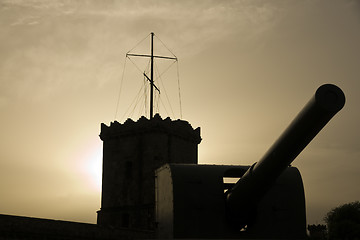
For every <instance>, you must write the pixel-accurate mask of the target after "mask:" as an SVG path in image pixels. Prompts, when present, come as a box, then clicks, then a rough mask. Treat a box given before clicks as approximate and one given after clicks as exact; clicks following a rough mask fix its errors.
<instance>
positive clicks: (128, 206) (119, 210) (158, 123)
mask: <svg viewBox="0 0 360 240" xmlns="http://www.w3.org/2000/svg"><path fill="white" fill-rule="evenodd" d="M100 138H101V140H102V141H103V178H102V196H101V209H100V210H99V211H98V224H100V225H103V226H112V227H116V228H119V227H121V228H132V229H142V230H153V229H154V228H155V216H154V215H155V180H154V171H155V169H157V168H159V167H161V166H162V165H164V164H165V163H190V164H197V163H198V144H199V143H200V141H201V137H200V128H197V129H195V130H194V129H193V128H192V127H191V125H190V124H189V123H188V122H186V121H182V120H176V121H172V120H170V118H166V119H162V118H161V117H160V116H159V115H155V116H154V118H153V119H151V120H149V119H147V118H145V117H142V118H140V119H139V120H138V121H137V122H134V121H132V120H130V119H128V120H127V121H126V122H125V123H124V124H120V123H118V122H116V121H115V122H113V123H111V125H110V126H106V125H105V124H102V125H101V133H100Z"/></svg>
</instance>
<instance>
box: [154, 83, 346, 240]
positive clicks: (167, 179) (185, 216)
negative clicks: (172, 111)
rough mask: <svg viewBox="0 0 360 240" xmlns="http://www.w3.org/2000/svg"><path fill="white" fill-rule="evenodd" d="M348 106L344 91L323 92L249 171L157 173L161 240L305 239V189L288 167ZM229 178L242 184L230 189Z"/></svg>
mask: <svg viewBox="0 0 360 240" xmlns="http://www.w3.org/2000/svg"><path fill="white" fill-rule="evenodd" d="M344 104H345V96H344V93H343V92H342V91H341V89H340V88H338V87H337V86H335V85H331V84H325V85H322V86H321V87H319V88H318V89H317V91H316V93H315V95H314V96H313V97H312V98H311V99H310V101H309V102H308V103H307V105H305V107H304V108H303V110H302V111H301V112H300V113H299V114H298V115H297V117H296V118H295V119H294V120H293V122H292V123H291V124H290V125H289V127H288V128H287V129H286V130H285V131H284V133H283V134H282V135H281V136H280V137H279V138H278V140H277V141H276V142H275V143H274V144H273V146H272V147H271V148H270V149H269V150H268V152H267V153H266V154H265V155H264V157H263V158H262V159H261V160H260V161H259V162H257V163H255V164H253V165H252V166H250V167H249V166H231V165H195V164H194V165H191V164H166V165H164V166H163V167H161V168H159V169H158V170H156V173H155V175H156V176H155V183H156V191H155V194H156V226H157V228H156V229H157V237H158V238H238V239H239V238H240V239H248V238H250V239H251V238H263V239H265V238H267V239H271V238H272V239H274V238H276V239H303V238H305V237H306V211H305V197H304V189H303V183H302V179H301V176H300V173H299V171H298V170H297V168H295V167H291V166H290V164H291V163H292V161H293V160H294V159H295V158H296V157H297V156H298V155H299V153H300V152H301V151H302V150H303V149H304V148H305V147H306V146H307V145H308V144H309V143H310V141H311V140H312V139H313V138H314V137H315V136H316V135H317V134H318V132H319V131H320V130H321V129H322V128H323V127H324V126H325V125H326V124H327V123H328V122H329V121H330V119H331V118H332V117H333V116H334V115H335V114H336V113H337V112H338V111H340V110H341V109H342V107H343V106H344ZM229 178H230V179H231V178H235V179H239V180H238V181H237V182H236V183H229V182H227V180H228V179H229Z"/></svg>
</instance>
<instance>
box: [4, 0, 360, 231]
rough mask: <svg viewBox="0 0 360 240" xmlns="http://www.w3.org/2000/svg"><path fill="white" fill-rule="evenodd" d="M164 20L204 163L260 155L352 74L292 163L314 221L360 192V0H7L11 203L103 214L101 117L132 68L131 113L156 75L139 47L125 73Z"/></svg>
mask: <svg viewBox="0 0 360 240" xmlns="http://www.w3.org/2000/svg"><path fill="white" fill-rule="evenodd" d="M152 31H153V32H155V34H156V36H157V37H159V38H160V39H161V41H163V42H164V43H165V44H166V46H167V47H169V48H170V49H171V51H172V52H173V53H174V54H175V55H176V56H177V57H178V58H179V65H178V67H179V76H180V85H181V100H182V112H183V115H182V116H183V119H185V120H187V121H189V122H190V123H191V124H192V126H193V127H194V128H196V127H201V135H202V138H203V140H202V142H201V144H200V145H199V161H200V163H212V164H213V163H216V164H244V165H249V164H252V163H253V162H255V161H257V160H259V159H260V158H261V157H262V155H263V154H264V153H265V151H266V150H267V149H268V148H269V147H270V146H271V145H272V143H273V142H274V141H275V140H276V138H277V137H278V136H279V135H280V134H281V132H282V131H283V130H284V129H285V128H286V126H287V125H288V124H289V123H290V121H291V120H292V119H293V118H294V117H295V115H296V114H297V113H298V112H299V111H300V110H301V109H302V107H303V106H304V105H305V103H306V102H307V101H308V100H309V99H310V98H311V96H312V95H313V94H314V93H315V90H316V89H317V88H318V87H319V86H320V85H322V84H323V83H334V84H336V85H338V86H339V87H340V88H342V89H343V91H344V92H345V95H346V99H347V102H346V104H345V108H344V109H343V110H342V111H341V112H340V113H339V114H338V115H337V116H335V118H334V119H333V120H332V121H331V122H330V123H329V124H328V125H327V126H326V127H325V129H324V130H323V131H322V132H321V133H320V134H319V135H318V136H317V137H316V138H315V139H314V141H313V142H312V143H311V144H310V145H309V146H308V148H306V149H305V150H304V151H303V152H302V153H301V154H300V156H299V157H298V158H297V159H296V160H295V162H294V163H293V165H294V166H296V167H298V168H299V170H300V172H301V173H302V177H303V181H304V186H305V194H306V205H307V218H308V223H309V224H315V223H323V217H324V215H325V214H326V212H328V211H329V210H330V209H331V208H333V207H336V206H337V205H339V204H343V203H347V202H351V201H355V200H360V188H359V183H360V174H359V173H360V161H359V160H360V150H359V142H360V141H359V137H360V130H359V123H360V110H359V103H360V94H359V91H360V83H359V81H360V2H359V1H351V0H343V1H340V0H338V1H335V0H330V1H325V0H314V1H310V0H305V1H297V0H296V1H295V0H293V1H292V0H283V1H281V0H278V1H261V0H255V1H254V0H242V1H209V0H206V1H205V0H204V1H145V0H144V1H116V0H113V1H111V0H105V1H104V0H103V1H96V0H87V1H85V0H84V1H80V0H79V1H71V0H67V1H66V0H64V1H60V0H59V1H55V0H0V86H1V87H0V111H1V119H0V132H1V135H0V178H1V179H0V213H3V214H14V215H25V216H34V217H44V218H55V219H65V220H72V221H85V222H93V223H95V222H96V211H97V210H98V209H99V208H100V193H101V187H100V185H101V151H102V142H101V140H100V139H99V137H98V135H99V133H100V123H102V122H103V123H106V124H109V123H110V122H111V121H114V120H115V119H114V118H115V112H116V106H117V99H118V93H119V87H120V82H121V79H124V80H123V85H122V88H121V89H122V90H121V95H120V102H119V108H118V110H117V111H118V112H117V120H118V121H119V122H124V121H125V120H126V118H127V117H129V116H128V115H126V114H125V112H126V111H125V110H126V109H127V108H128V107H129V104H130V102H128V100H129V99H133V98H134V96H135V95H136V93H137V92H138V91H139V89H140V88H141V86H142V84H143V77H142V76H141V74H140V75H131V74H132V71H133V72H136V69H135V70H131V67H133V69H134V65H132V63H131V62H129V61H127V62H126V67H125V69H126V72H125V73H126V74H124V78H122V74H123V68H124V63H125V54H126V52H127V51H129V50H130V49H131V48H132V47H134V46H135V45H136V44H137V43H138V42H139V41H140V40H142V39H143V38H145V37H146V36H147V35H148V34H149V33H150V32H152ZM144 42H145V47H148V45H149V43H148V40H145V41H144ZM144 42H143V43H144ZM139 48H141V49H135V50H139V51H143V49H142V47H141V46H139ZM147 51H148V50H147ZM161 54H162V53H161ZM164 54H167V53H166V52H164ZM139 61H140V60H139ZM139 64H140V63H139ZM159 66H160V63H159ZM173 68H175V70H176V65H173V67H172V68H171V69H173ZM128 69H129V70H128ZM171 71H173V70H171ZM171 71H169V76H170V73H171ZM127 73H128V74H127ZM175 75H176V74H175ZM162 80H163V81H164V82H166V81H168V80H166V77H165V76H164V77H163V79H162ZM169 81H173V83H171V84H170V85H169V86H170V87H169V88H171V87H173V88H174V89H177V78H176V76H175V77H172V78H170V80H169ZM176 94H177V93H176ZM176 94H173V93H171V91H170V93H169V95H170V96H169V97H170V99H171V98H172V97H174V96H176V97H177V95H176ZM161 96H162V97H161V98H162V99H163V98H164V96H163V95H161ZM176 104H177V103H174V106H175V107H174V112H175V116H172V115H171V117H172V118H179V117H180V115H179V111H178V110H177V109H178V108H177V107H176ZM124 114H125V115H124ZM160 114H161V116H162V117H166V116H167V114H166V112H164V111H163V109H162V108H161V107H160ZM139 116H140V115H139V114H134V115H132V118H133V119H134V120H137V119H138V118H139Z"/></svg>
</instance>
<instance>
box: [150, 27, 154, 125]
mask: <svg viewBox="0 0 360 240" xmlns="http://www.w3.org/2000/svg"><path fill="white" fill-rule="evenodd" d="M150 62H151V64H150V119H152V118H153V116H154V78H153V77H154V33H153V32H151V56H150Z"/></svg>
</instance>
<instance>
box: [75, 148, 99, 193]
mask: <svg viewBox="0 0 360 240" xmlns="http://www.w3.org/2000/svg"><path fill="white" fill-rule="evenodd" d="M78 171H79V172H80V173H81V174H82V176H83V177H84V178H85V181H86V185H87V186H88V187H90V188H91V189H92V190H95V191H97V192H101V177H102V145H101V141H93V142H92V143H90V144H87V145H86V147H85V149H84V150H83V151H82V152H81V154H80V161H79V165H78Z"/></svg>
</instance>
